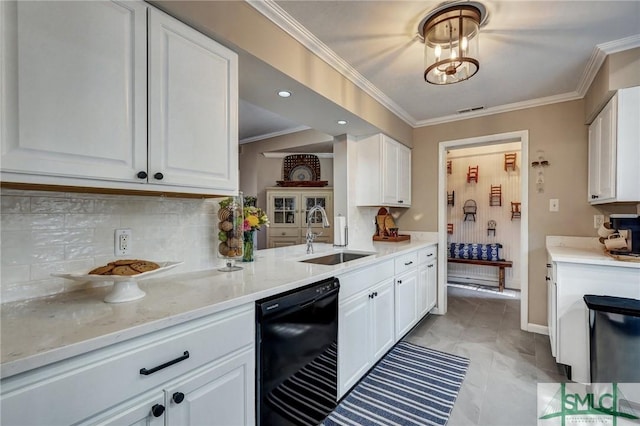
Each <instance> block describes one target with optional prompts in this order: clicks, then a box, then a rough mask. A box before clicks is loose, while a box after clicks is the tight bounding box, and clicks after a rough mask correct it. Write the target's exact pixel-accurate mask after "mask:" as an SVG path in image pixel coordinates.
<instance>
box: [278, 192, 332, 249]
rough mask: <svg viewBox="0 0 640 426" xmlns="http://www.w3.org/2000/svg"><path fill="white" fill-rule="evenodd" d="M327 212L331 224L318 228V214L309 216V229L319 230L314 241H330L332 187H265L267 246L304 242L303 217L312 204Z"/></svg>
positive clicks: (304, 227) (304, 222)
mask: <svg viewBox="0 0 640 426" xmlns="http://www.w3.org/2000/svg"><path fill="white" fill-rule="evenodd" d="M315 205H320V206H322V207H323V208H324V209H325V211H326V212H327V217H328V218H329V223H330V224H331V227H329V228H323V227H322V216H321V213H320V212H315V213H314V215H313V217H312V218H311V227H312V229H313V232H315V233H320V232H321V233H322V234H321V235H319V236H318V237H317V238H316V240H315V241H317V242H321V243H331V242H333V189H332V188H322V189H319V188H295V187H294V188H279V187H272V188H267V216H268V217H269V222H270V225H269V228H268V231H267V247H268V248H275V247H284V246H290V245H296V244H304V243H305V235H306V232H307V216H308V212H309V210H310V209H311V208H312V207H313V206H315Z"/></svg>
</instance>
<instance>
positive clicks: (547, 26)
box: [240, 0, 640, 140]
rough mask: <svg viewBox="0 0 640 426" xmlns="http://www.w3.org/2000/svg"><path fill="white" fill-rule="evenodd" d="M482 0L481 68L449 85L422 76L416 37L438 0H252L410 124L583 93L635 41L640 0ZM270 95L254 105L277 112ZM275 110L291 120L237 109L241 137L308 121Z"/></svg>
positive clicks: (638, 39) (420, 50) (638, 34)
mask: <svg viewBox="0 0 640 426" xmlns="http://www.w3.org/2000/svg"><path fill="white" fill-rule="evenodd" d="M482 3H483V4H484V5H485V6H486V8H487V10H488V13H489V19H488V23H487V24H486V25H485V26H484V27H483V28H482V29H481V33H480V70H479V71H478V73H477V74H476V75H475V76H474V77H472V78H471V79H470V80H467V81H464V82H461V83H458V84H454V85H448V86H434V85H431V84H428V83H426V82H424V79H423V44H422V43H421V42H420V40H419V37H418V36H417V32H418V31H417V27H418V23H419V22H420V20H421V19H422V18H423V17H424V16H425V15H426V14H427V13H428V12H429V11H430V10H432V9H433V8H435V7H437V6H438V5H440V4H442V3H439V2H434V1H421V2H417V1H398V0H395V1H349V0H341V1H309V0H303V1H293V0H287V1H277V2H274V1H272V0H266V1H258V2H251V3H250V4H251V5H252V6H254V7H255V8H256V9H258V10H259V11H261V12H262V13H264V14H265V15H266V16H268V17H270V19H272V20H273V21H274V22H276V23H277V24H278V25H280V26H281V27H283V28H284V29H285V30H286V31H288V32H289V33H290V34H292V35H293V36H294V37H296V38H297V39H299V40H300V41H301V42H303V43H305V45H306V46H307V47H308V48H310V49H311V50H312V51H314V52H316V53H317V54H319V55H320V56H321V57H324V58H326V59H327V60H328V61H330V63H331V64H332V65H334V66H335V67H336V68H337V69H339V70H341V71H342V72H343V74H345V75H347V76H348V77H349V78H350V79H351V80H352V81H354V82H355V83H356V84H358V85H359V86H360V87H362V88H364V89H365V90H367V91H368V92H369V93H370V94H371V95H373V96H374V97H375V98H376V99H378V100H379V101H380V102H382V103H383V104H384V105H385V106H386V107H387V108H389V109H391V110H392V111H393V112H395V113H396V114H397V115H398V116H400V117H401V118H403V119H404V120H405V121H406V122H407V123H409V124H410V125H412V126H414V127H418V126H422V125H426V124H432V123H437V122H443V121H451V120H453V119H459V118H461V117H460V115H459V114H457V112H456V111H458V110H460V109H466V108H470V107H477V106H484V107H485V110H484V111H482V112H479V113H470V114H468V115H464V118H467V117H470V116H472V115H482V114H487V113H492V112H499V111H503V110H509V109H517V108H522V107H527V106H533V105H537V104H545V103H551V102H558V101H563V100H570V99H577V98H581V97H582V96H584V92H585V90H586V89H587V88H588V85H589V84H590V82H591V79H592V78H593V76H594V75H595V71H597V67H598V66H599V64H600V62H601V61H602V59H603V58H604V53H613V52H615V51H619V50H624V49H627V48H631V47H637V46H640V1H608V0H606V1H483V2H482ZM240 65H241V68H240V69H241V78H240V85H241V98H243V99H245V100H248V99H246V97H244V96H243V93H242V92H243V89H242V87H243V85H244V82H243V81H244V80H243V78H242V61H241V64H240ZM245 93H246V91H245ZM271 93H273V92H271ZM249 102H251V100H249ZM277 102H279V101H278V100H277V99H273V100H272V101H271V100H266V99H261V100H259V101H258V100H257V102H256V103H255V105H260V106H261V108H262V109H266V110H268V111H277V110H278V108H277V106H276V107H275V108H273V107H272V106H271V105H272V104H273V103H277ZM290 103H291V104H293V102H290ZM249 109H251V108H249ZM295 109H299V108H294V110H295ZM329 109H330V108H329ZM342 112H344V111H342ZM280 113H281V114H279V115H281V116H282V117H286V118H287V119H288V120H290V121H289V122H288V123H287V122H282V123H278V124H277V125H275V126H272V127H271V128H270V127H269V125H268V124H269V118H267V121H266V123H265V122H263V123H261V124H260V125H258V124H256V123H255V121H257V120H258V119H259V118H260V116H261V115H260V114H257V113H256V110H252V112H251V114H249V113H247V112H246V111H245V112H243V111H242V110H241V112H240V129H241V139H245V138H247V137H252V138H253V139H251V140H255V139H256V138H259V135H258V134H256V132H255V131H253V132H248V131H246V129H247V128H249V127H250V126H253V128H260V129H262V130H260V131H263V132H264V133H263V134H270V133H277V132H286V131H287V129H295V128H296V127H298V125H301V124H303V125H307V126H309V125H312V127H315V126H314V125H313V124H310V123H303V122H301V121H299V119H296V118H295V117H293V116H291V115H288V114H287V113H286V112H284V111H280ZM294 115H295V114H294ZM314 115H315V116H316V119H317V118H318V114H314ZM334 115H335V114H334ZM271 118H273V117H271ZM327 119H328V120H331V119H334V117H327ZM272 123H273V124H276V123H277V120H275V119H273V121H272ZM292 123H296V124H295V125H294V124H292ZM318 130H321V129H318ZM366 130H368V129H364V128H363V131H366ZM343 133H344V132H343ZM352 133H353V134H357V132H352ZM332 134H339V133H332ZM242 135H245V137H242ZM246 135H250V136H246Z"/></svg>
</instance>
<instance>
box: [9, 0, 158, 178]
mask: <svg viewBox="0 0 640 426" xmlns="http://www.w3.org/2000/svg"><path fill="white" fill-rule="evenodd" d="M0 10H1V12H0V13H1V15H2V16H1V17H2V24H3V28H4V29H3V34H2V36H3V37H2V38H3V41H2V43H3V45H2V48H3V50H4V54H3V58H2V60H3V62H4V65H3V66H4V67H5V71H6V72H5V73H4V74H3V76H2V90H3V94H4V95H3V100H2V115H3V120H2V172H3V176H2V178H3V179H2V180H7V179H5V178H6V177H7V176H5V173H4V172H15V173H19V174H32V175H47V176H67V177H80V178H91V179H107V180H121V181H131V182H134V181H136V180H137V178H136V177H135V176H136V173H137V172H138V171H139V170H146V168H147V126H146V108H147V90H146V86H147V53H146V51H147V43H146V6H145V4H144V3H142V2H139V3H138V2H127V3H116V2H30V1H20V2H4V1H3V2H1V4H0ZM22 178H25V179H26V177H25V176H19V175H18V176H12V177H11V179H10V180H12V181H16V180H17V181H21V180H22ZM36 180H37V179H36Z"/></svg>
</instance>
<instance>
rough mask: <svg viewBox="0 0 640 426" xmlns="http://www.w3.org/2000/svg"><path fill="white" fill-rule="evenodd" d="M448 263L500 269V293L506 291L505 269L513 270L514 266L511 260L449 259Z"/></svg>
mask: <svg viewBox="0 0 640 426" xmlns="http://www.w3.org/2000/svg"><path fill="white" fill-rule="evenodd" d="M447 261H448V262H451V263H464V264H466V265H481V266H497V267H498V268H499V269H498V288H499V290H500V291H502V290H504V268H511V267H512V266H513V262H512V261H510V260H482V259H459V258H455V257H449V258H448V259H447Z"/></svg>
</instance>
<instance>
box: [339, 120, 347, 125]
mask: <svg viewBox="0 0 640 426" xmlns="http://www.w3.org/2000/svg"><path fill="white" fill-rule="evenodd" d="M347 123H348V121H347V120H338V124H342V125H345V124H347Z"/></svg>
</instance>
